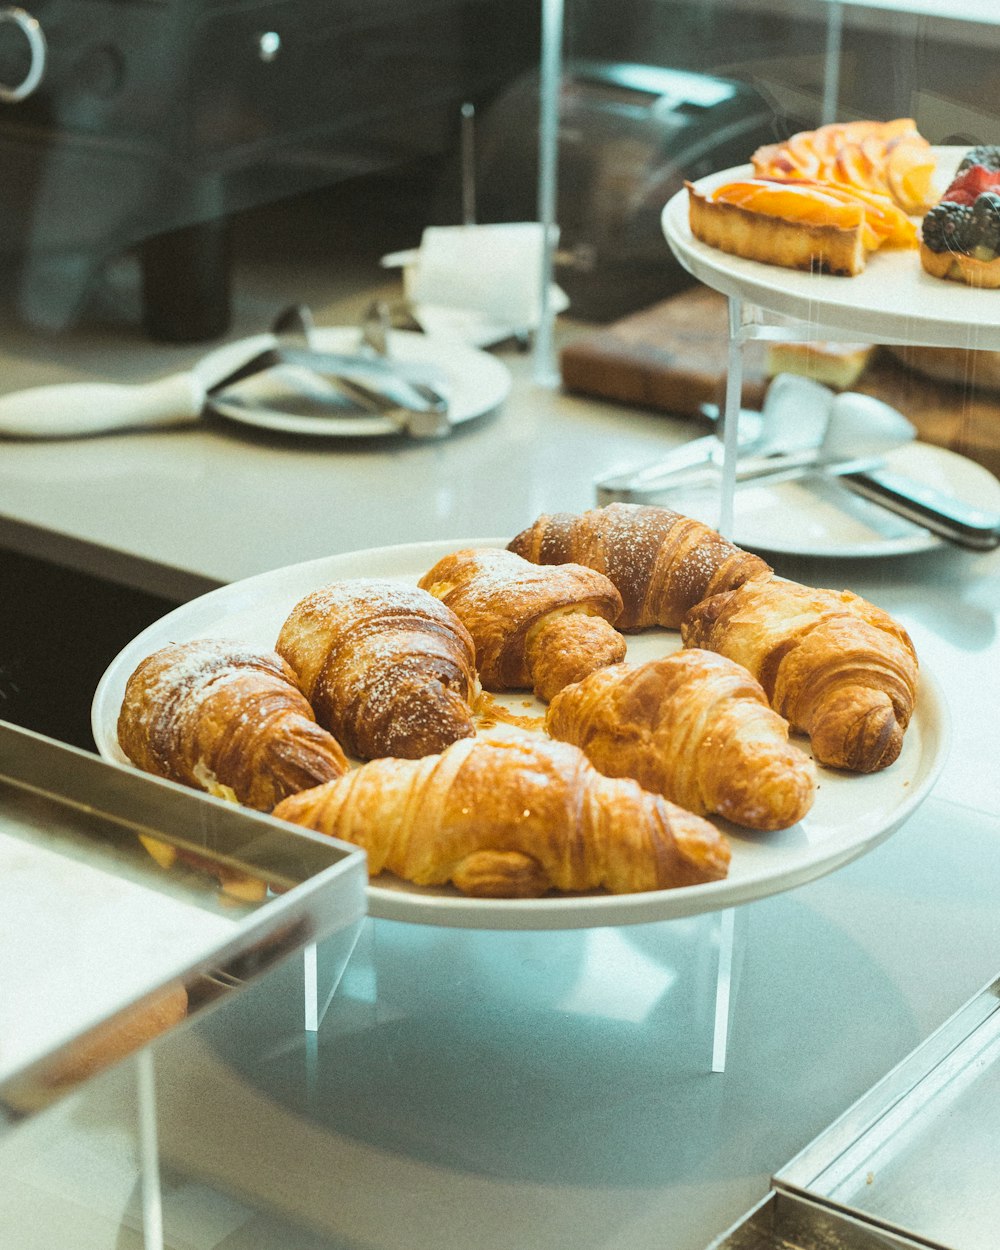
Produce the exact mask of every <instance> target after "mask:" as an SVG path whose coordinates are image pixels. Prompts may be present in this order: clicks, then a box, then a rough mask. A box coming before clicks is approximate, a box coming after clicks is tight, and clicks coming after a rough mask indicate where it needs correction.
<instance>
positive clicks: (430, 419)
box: [271, 303, 452, 438]
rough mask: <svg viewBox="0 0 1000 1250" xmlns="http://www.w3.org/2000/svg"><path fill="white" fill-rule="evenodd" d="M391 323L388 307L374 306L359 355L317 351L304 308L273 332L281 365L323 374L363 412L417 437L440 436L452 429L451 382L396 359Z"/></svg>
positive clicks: (290, 311)
mask: <svg viewBox="0 0 1000 1250" xmlns="http://www.w3.org/2000/svg"><path fill="white" fill-rule="evenodd" d="M388 321H389V316H388V310H387V309H385V307H384V305H381V304H378V303H376V304H373V305H372V306H371V307H370V308H369V310H368V312H367V313H366V316H365V320H364V323H363V325H362V330H361V338H360V341H359V344H358V351H357V353H356V354H352V353H349V352H324V351H321V350H319V349H317V348H316V346H315V345H314V335H313V328H314V327H313V318H312V313H311V311H310V310H309V308H308V307H307V306H306V305H304V304H296V305H292V306H290V307H289V308H286V309H284V310H283V311H282V312H281V313H279V315H278V316H277V317H276V318H275V320H274V323H273V325H272V327H271V329H272V333H273V334H274V335H275V341H276V351H277V352H278V354H279V355H280V363H285V364H292V365H298V366H300V367H302V368H305V369H311V370H313V371H314V372H316V373H318V374H321V375H322V376H323V377H325V378H327V379H328V380H329V381H331V382H332V383H334V384H335V385H337V386H339V387H340V388H341V390H342V391H343V392H344V393H345V394H346V395H347V396H349V397H350V398H351V399H352V400H354V402H355V403H356V404H357V406H358V407H359V408H360V409H361V410H362V411H364V412H372V413H377V414H378V415H379V416H384V417H386V418H388V419H389V420H391V421H393V422H394V423H395V424H396V425H397V426H398V427H399V429H400V431H401V432H402V433H405V434H408V435H410V436H411V437H412V438H440V437H442V436H443V435H445V434H448V433H450V431H451V428H452V425H451V421H450V419H449V416H448V399H447V379H446V378H445V377H444V375H443V374H442V373H441V371H440V370H438V369H435V368H432V367H428V366H426V365H422V364H419V363H413V362H410V361H402V360H398V359H397V358H395V357H391V356H390V354H389V334H388Z"/></svg>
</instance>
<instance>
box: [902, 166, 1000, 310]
mask: <svg viewBox="0 0 1000 1250" xmlns="http://www.w3.org/2000/svg"><path fill="white" fill-rule="evenodd" d="M920 236H921V237H920V263H921V265H923V267H924V269H925V270H926V271H927V272H928V273H929V274H932V275H933V276H934V277H935V278H947V279H950V280H952V281H954V282H965V283H967V284H968V285H969V286H976V287H989V288H992V289H996V288H997V287H1000V147H987V146H984V147H976V148H972V149H971V151H970V152H968V153H967V155H966V156H965V158H964V159H963V160H962V162H961V164H960V165H959V166H958V169H957V170H956V172H955V177H954V178H953V179H952V181H951V184H950V185H949V187H948V189H947V190H946V191H945V193H944V195H942V197H941V199H940V200H939V201H938V203H937V204H935V205H934V207H933V208H932V209H930V211H929V212H928V213H927V215H926V216H925V217H924V219H923V222H922V223H921V227H920Z"/></svg>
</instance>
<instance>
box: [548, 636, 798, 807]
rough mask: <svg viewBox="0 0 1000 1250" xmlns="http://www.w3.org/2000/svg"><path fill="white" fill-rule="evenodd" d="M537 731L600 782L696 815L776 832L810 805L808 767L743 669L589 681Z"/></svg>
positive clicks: (636, 669)
mask: <svg viewBox="0 0 1000 1250" xmlns="http://www.w3.org/2000/svg"><path fill="white" fill-rule="evenodd" d="M545 727H546V729H547V730H548V732H549V733H550V734H551V735H552V736H553V737H554V738H558V739H560V740H561V741H563V742H572V743H574V744H575V745H576V746H578V747H580V748H581V749H582V750H583V751H584V753H585V754H586V756H587V758H588V759H589V760H590V762H591V763H592V764H593V765H594V766H595V767H596V768H597V769H599V771H600V772H602V773H604V774H605V775H606V776H608V777H632V778H634V779H635V780H636V781H638V782H639V784H640V785H641V786H643V787H644V788H645V789H647V790H654V791H656V792H657V793H658V794H662V795H663V796H664V797H665V798H668V799H671V800H672V801H673V802H674V803H679V804H680V806H681V807H686V808H687V809H688V811H691V812H697V813H698V814H699V815H705V814H708V813H718V814H719V815H721V816H724V817H725V818H726V819H727V820H731V821H734V822H735V823H736V824H740V825H746V826H748V827H749V828H751V829H785V828H787V827H788V826H789V825H794V824H795V822H796V821H798V820H801V819H802V817H803V816H804V815H805V814H806V812H807V811H808V810H809V808H810V807H811V806H812V801H813V797H814V790H815V779H814V769H813V764H812V761H811V760H810V759H809V757H808V756H807V755H806V754H805V753H804V752H803V751H801V750H799V748H798V747H796V746H794V745H792V744H791V743H790V742H789V741H788V724H787V722H786V721H785V720H783V719H782V717H780V716H779V715H778V714H777V712H774V711H772V709H771V708H770V707H769V706H768V702H767V696H766V695H765V694H764V691H763V689H762V687H761V685H760V683H759V682H758V681H756V680H755V679H754V678H753V677H752V676H751V675H750V674H749V673H748V672H747V670H746V669H745V668H743V667H742V666H741V665H739V664H735V663H733V661H732V660H727V659H726V658H725V657H724V656H721V655H715V654H714V653H713V652H711V651H701V650H690V651H676V652H674V653H673V654H672V655H667V656H662V657H661V658H659V659H656V660H650V661H648V662H647V663H645V664H639V665H632V664H616V665H613V666H612V667H611V668H605V669H602V670H601V671H600V672H598V673H592V674H591V676H589V677H588V678H586V680H585V681H581V682H578V683H577V684H576V685H575V686H569V687H567V689H565V690H563V691H562V692H561V693H560V694H558V695H556V697H555V699H553V701H552V703H551V705H550V707H549V708H548V712H547V715H546V718H545Z"/></svg>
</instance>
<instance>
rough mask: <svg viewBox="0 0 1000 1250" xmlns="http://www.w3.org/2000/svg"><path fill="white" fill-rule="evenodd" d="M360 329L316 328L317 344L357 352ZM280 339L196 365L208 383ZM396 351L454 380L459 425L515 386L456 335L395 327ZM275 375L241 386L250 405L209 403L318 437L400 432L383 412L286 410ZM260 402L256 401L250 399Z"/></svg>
mask: <svg viewBox="0 0 1000 1250" xmlns="http://www.w3.org/2000/svg"><path fill="white" fill-rule="evenodd" d="M359 339H360V332H359V330H358V329H357V327H356V326H318V327H316V329H315V330H313V332H312V343H313V346H314V347H316V348H318V349H319V350H320V351H324V352H348V353H349V352H354V351H357V349H358V343H359ZM274 343H275V339H274V335H273V334H260V335H257V336H255V337H254V338H249V339H240V340H239V341H238V342H236V343H227V344H226V345H225V346H224V347H220V348H219V349H218V350H217V351H214V352H210V353H209V354H208V355H207V356H205V357H204V358H203V359H202V360H200V361H199V362H198V364H197V366H196V370H197V372H198V373H199V375H200V376H201V377H202V379H203V380H204V382H205V384H206V386H211V385H212V384H213V383H214V382H215V381H217V380H218V379H219V378H222V377H225V376H226V374H227V373H229V372H230V371H231V370H233V369H235V368H237V367H238V366H239V365H240V364H242V363H243V362H244V361H246V360H249V359H251V357H253V356H255V355H256V354H257V353H258V352H263V351H266V350H267V349H268V348H269V347H273V346H274ZM389 350H390V353H391V355H393V356H395V357H397V358H398V359H399V360H401V361H406V362H407V363H409V364H419V365H428V366H433V367H435V368H437V369H440V371H441V372H442V373H443V374H444V376H445V377H446V378H447V379H448V383H449V397H448V413H449V416H450V418H451V420H452V422H453V423H454V424H455V425H462V424H464V422H466V421H471V420H473V418H475V417H482V416H485V415H486V414H487V413H490V412H494V411H495V410H496V409H497V408H499V407H500V405H501V404H502V403H503V401H504V400H505V399H506V398H507V395H508V393H509V391H510V387H511V377H510V370H509V369H508V368H507V366H506V365H505V364H504V363H503V361H501V360H498V359H497V358H496V357H495V356H490V355H489V354H488V353H486V352H484V351H480V350H479V349H478V348H475V347H469V346H467V345H466V344H464V343H459V342H457V341H455V340H454V339H450V338H446V337H435V336H433V335H429V334H416V333H414V332H412V331H409V330H393V331H391V333H390V335H389ZM268 382H269V378H268V375H267V374H262V375H260V376H258V377H256V378H250V379H248V380H246V381H244V382H241V383H240V384H239V394H240V395H241V396H242V397H245V398H246V399H247V401H248V402H247V403H235V402H227V401H226V399H224V398H222V397H221V396H213V397H212V398H211V399H210V401H209V403H210V407H211V409H212V411H213V412H216V413H218V414H219V415H220V416H223V417H226V418H227V419H229V420H230V421H238V422H240V423H241V424H242V425H252V426H257V427H258V428H260V429H265V430H274V431H277V432H278V433H283V434H306V435H310V436H312V437H315V438H375V437H382V436H384V435H393V434H394V435H398V434H399V432H400V431H399V426H398V425H396V423H395V422H394V421H392V420H390V419H389V418H388V417H384V416H381V415H380V414H378V413H358V414H357V415H355V414H353V413H348V414H346V415H341V414H337V415H333V416H313V415H311V414H310V415H302V414H297V413H293V412H282V411H281V410H280V409H279V408H276V407H270V406H268V398H269V390H268ZM255 399H256V400H257V402H254V403H251V402H249V401H252V400H255Z"/></svg>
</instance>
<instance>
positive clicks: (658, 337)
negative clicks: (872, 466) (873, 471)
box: [560, 285, 1000, 476]
mask: <svg viewBox="0 0 1000 1250" xmlns="http://www.w3.org/2000/svg"><path fill="white" fill-rule="evenodd" d="M728 342H729V332H728V301H727V300H726V297H725V296H724V295H720V294H719V293H718V292H717V291H712V290H710V289H709V288H707V287H705V286H701V285H697V286H694V287H692V288H690V289H689V290H687V291H683V292H681V293H680V294H679V295H675V296H672V297H671V298H670V299H667V300H663V301H662V302H661V303H658V304H655V305H653V306H652V307H651V308H647V309H644V310H643V311H642V312H638V313H632V314H631V315H630V316H628V317H624V318H622V320H620V321H616V322H613V323H611V324H610V325H607V326H604V327H602V328H601V329H599V330H591V331H587V332H586V333H584V334H582V335H581V336H580V337H579V338H576V339H574V340H572V341H570V342H569V343H567V344H566V346H565V347H564V348H563V349H562V351H561V353H560V370H561V375H562V382H563V386H564V387H565V388H566V389H567V390H568V391H573V392H576V393H578V394H584V395H593V396H596V397H598V398H603V399H608V400H613V401H616V402H618V403H623V404H629V405H634V406H638V407H642V408H649V409H653V410H655V411H661V412H669V413H673V414H676V415H678V416H697V415H698V411H699V407H700V405H701V404H703V403H706V402H708V403H720V402H721V401H722V398H723V396H724V394H725V380H726V369H727V362H728ZM941 355H943V353H942V354H941ZM950 355H951V359H950V360H949V361H948V364H949V368H950V371H951V374H952V376H954V377H956V378H957V379H959V380H957V381H954V382H952V381H942V380H939V379H938V378H934V377H930V376H928V375H927V373H926V372H924V371H923V370H924V369H925V368H926V367H931V368H934V367H936V363H937V362H936V354H935V352H934V351H930V352H928V350H927V349H917V348H894V349H879V350H878V351H876V352H875V353H873V355H872V358H871V361H870V363H869V364H868V366H867V368H866V369H865V371H864V372H863V373H862V375H861V376H860V378H859V379H858V380H857V381H856V382H855V383H854V384H853V389H856V390H859V391H865V392H867V393H868V394H870V395H876V396H877V397H878V398H879V399H883V400H885V401H886V402H887V403H890V404H892V405H893V406H894V407H896V408H898V409H899V410H900V411H901V412H902V413H904V414H905V415H906V416H907V417H908V418H909V419H910V420H911V421H912V422H913V424H914V425H915V426H916V427H917V430H918V431H919V435H920V438H921V439H923V440H924V441H925V442H928V443H933V444H935V445H936V446H938V447H946V448H948V449H949V450H951V451H956V452H958V453H960V454H961V455H964V456H968V457H969V458H970V459H971V460H975V461H977V462H978V463H979V464H982V465H985V467H986V468H988V469H990V471H991V472H993V473H995V474H997V475H998V476H1000V389H991V388H992V387H994V386H996V387H998V388H1000V354H998V353H993V352H990V353H985V352H984V353H979V352H965V353H963V354H961V355H962V356H964V358H965V359H964V360H963V359H962V358H960V357H958V356H957V354H956V353H954V352H952V353H951V354H950ZM987 364H988V365H989V367H988V368H987V367H986V365H987ZM994 366H996V367H994ZM743 373H744V386H743V403H744V405H746V406H747V407H751V408H756V407H759V406H760V402H761V400H762V398H763V395H764V391H765V389H766V386H767V370H766V355H765V347H764V345H763V344H762V343H760V342H750V343H747V344H746V346H745V347H744V351H743Z"/></svg>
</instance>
